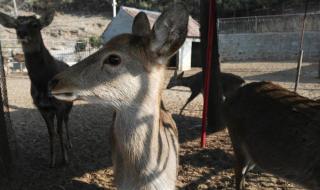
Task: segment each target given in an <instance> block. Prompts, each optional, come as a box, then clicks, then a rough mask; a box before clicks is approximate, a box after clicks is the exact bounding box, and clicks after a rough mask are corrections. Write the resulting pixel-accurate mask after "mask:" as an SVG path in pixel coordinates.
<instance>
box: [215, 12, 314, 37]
mask: <svg viewBox="0 0 320 190" xmlns="http://www.w3.org/2000/svg"><path fill="white" fill-rule="evenodd" d="M303 16H304V15H303V14H288V15H274V16H254V17H237V18H221V19H219V20H218V29H219V33H221V34H230V33H266V32H297V31H300V30H301V25H302V19H303ZM319 20H320V13H311V14H308V16H307V20H306V31H320V22H319Z"/></svg>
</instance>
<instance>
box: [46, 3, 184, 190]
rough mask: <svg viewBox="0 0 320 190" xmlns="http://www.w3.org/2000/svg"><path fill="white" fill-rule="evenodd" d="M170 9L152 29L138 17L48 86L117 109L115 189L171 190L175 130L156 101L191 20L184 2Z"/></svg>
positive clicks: (57, 93)
mask: <svg viewBox="0 0 320 190" xmlns="http://www.w3.org/2000/svg"><path fill="white" fill-rule="evenodd" d="M169 7H170V8H169V9H168V10H166V11H165V12H163V13H162V14H161V15H160V16H159V18H158V19H157V21H156V22H155V24H154V26H153V28H152V30H150V24H149V21H148V18H147V16H146V14H145V13H143V12H141V13H139V14H138V15H137V16H136V17H135V19H134V22H133V25H132V34H121V35H119V36H116V37H114V38H112V39H111V40H110V41H109V42H107V43H106V44H105V45H104V47H102V48H101V49H100V50H99V51H97V52H96V53H94V54H92V55H91V56H89V57H88V58H86V59H84V60H83V61H81V62H79V63H77V64H76V65H74V66H72V67H70V68H69V69H67V70H66V71H64V72H62V73H60V74H58V75H56V76H55V77H54V79H53V80H52V81H51V82H50V88H51V93H52V94H53V95H54V96H55V97H56V98H58V99H60V100H67V101H74V100H76V99H84V100H87V101H90V102H96V103H101V104H104V105H109V106H111V107H113V108H114V110H116V114H115V115H114V116H115V118H114V124H113V127H112V147H113V149H112V161H113V165H114V173H115V183H116V186H117V188H118V189H123V190H130V189H132V190H136V189H141V190H142V189H148V190H151V189H154V190H155V189H166V190H170V189H171V190H172V189H175V182H176V178H177V167H178V148H179V147H178V138H177V130H176V128H175V123H174V121H173V119H172V117H171V115H170V114H168V113H167V112H165V110H163V109H160V102H161V94H162V90H163V88H162V87H163V80H164V74H165V69H166V64H167V62H168V60H169V59H170V58H171V57H172V56H173V55H174V54H175V53H176V51H177V50H178V49H179V48H180V47H181V46H182V44H183V43H184V41H185V38H186V35H187V28H188V27H187V26H188V17H189V16H188V12H187V10H186V7H185V5H183V4H173V5H172V6H169Z"/></svg>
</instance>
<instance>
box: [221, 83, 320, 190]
mask: <svg viewBox="0 0 320 190" xmlns="http://www.w3.org/2000/svg"><path fill="white" fill-rule="evenodd" d="M224 116H225V120H226V121H227V125H228V130H229V133H230V137H231V141H232V144H233V148H234V153H235V157H236V166H235V178H236V189H244V187H245V185H244V178H245V175H246V173H247V171H248V170H250V169H252V168H253V167H254V166H258V167H259V168H261V169H262V170H265V171H266V172H269V173H272V174H274V175H276V176H279V177H282V178H285V179H287V180H289V181H291V182H294V183H296V184H298V185H301V186H303V187H305V188H308V189H320V102H317V101H314V100H311V99H308V98H306V97H302V96H300V95H298V94H296V93H295V92H291V91H289V90H286V89H284V88H282V87H280V86H278V85H275V84H273V83H271V82H254V83H251V84H247V85H245V86H243V87H242V88H240V89H239V90H237V91H236V92H235V93H234V94H233V95H232V96H230V97H228V98H227V99H226V102H225V103H224Z"/></svg>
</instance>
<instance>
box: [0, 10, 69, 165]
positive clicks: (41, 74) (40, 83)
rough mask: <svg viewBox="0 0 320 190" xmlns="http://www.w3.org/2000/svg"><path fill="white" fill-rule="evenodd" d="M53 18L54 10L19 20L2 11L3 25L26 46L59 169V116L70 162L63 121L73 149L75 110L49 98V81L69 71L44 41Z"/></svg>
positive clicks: (36, 95) (52, 157)
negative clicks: (70, 126) (70, 124)
mask: <svg viewBox="0 0 320 190" xmlns="http://www.w3.org/2000/svg"><path fill="white" fill-rule="evenodd" d="M53 17H54V12H53V11H49V12H47V14H45V15H43V16H42V17H41V18H40V19H37V18H36V17H35V16H19V17H18V18H16V19H15V18H13V17H10V16H8V15H6V14H4V13H1V12H0V24H2V25H3V26H5V27H7V28H14V29H15V30H16V32H17V36H18V39H19V40H20V41H21V43H22V49H23V52H24V57H25V64H26V68H27V70H28V75H29V78H30V80H31V96H32V99H33V102H34V104H35V106H36V107H37V108H38V110H39V111H40V113H41V115H42V117H43V118H44V120H45V122H46V125H47V128H48V132H49V140H50V166H51V167H54V166H55V150H54V139H55V138H54V137H55V129H54V118H55V117H56V118H57V131H58V134H59V139H60V145H61V150H62V156H63V162H64V163H67V162H68V155H67V149H66V145H65V142H64V137H63V122H64V124H65V127H66V135H67V140H68V146H69V147H70V148H71V142H70V137H69V131H68V120H69V113H70V111H71V108H72V102H66V101H62V100H57V99H56V98H54V97H52V96H49V93H48V82H49V81H50V80H51V79H52V78H53V76H54V75H56V74H57V73H59V72H61V71H63V70H65V69H66V68H68V65H67V64H66V63H63V62H61V61H57V60H55V59H54V58H53V57H52V56H51V54H50V53H49V51H48V50H47V48H46V47H45V45H44V43H43V40H42V36H41V29H42V28H44V27H46V26H48V25H49V24H50V23H51V22H52V20H53Z"/></svg>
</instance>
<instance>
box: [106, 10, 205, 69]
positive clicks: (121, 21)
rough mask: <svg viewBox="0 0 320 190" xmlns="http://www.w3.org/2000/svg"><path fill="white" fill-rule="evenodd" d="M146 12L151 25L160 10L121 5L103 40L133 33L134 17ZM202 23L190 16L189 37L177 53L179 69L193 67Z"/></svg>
mask: <svg viewBox="0 0 320 190" xmlns="http://www.w3.org/2000/svg"><path fill="white" fill-rule="evenodd" d="M141 11H143V12H145V13H146V15H147V16H148V19H149V22H150V24H151V26H153V24H154V23H155V21H156V20H157V18H158V16H159V15H160V13H159V12H155V11H146V10H140V9H136V8H131V7H124V6H122V7H120V10H119V12H118V14H117V16H116V17H115V18H113V20H112V21H111V23H110V24H109V25H108V26H107V28H106V29H105V31H104V32H103V34H102V40H103V42H104V43H105V42H107V41H109V40H110V39H111V38H112V37H114V36H116V35H119V34H122V33H131V28H132V23H133V19H134V17H135V16H136V15H137V14H138V13H139V12H141ZM199 29H200V25H199V23H198V22H197V21H196V20H194V19H193V18H192V17H190V18H189V26H188V34H187V39H186V41H185V43H184V45H183V46H182V47H181V48H180V50H179V53H178V54H177V56H176V58H177V63H178V64H177V66H178V70H180V71H184V70H189V69H191V60H192V49H193V48H192V47H193V43H199V42H200V31H199Z"/></svg>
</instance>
